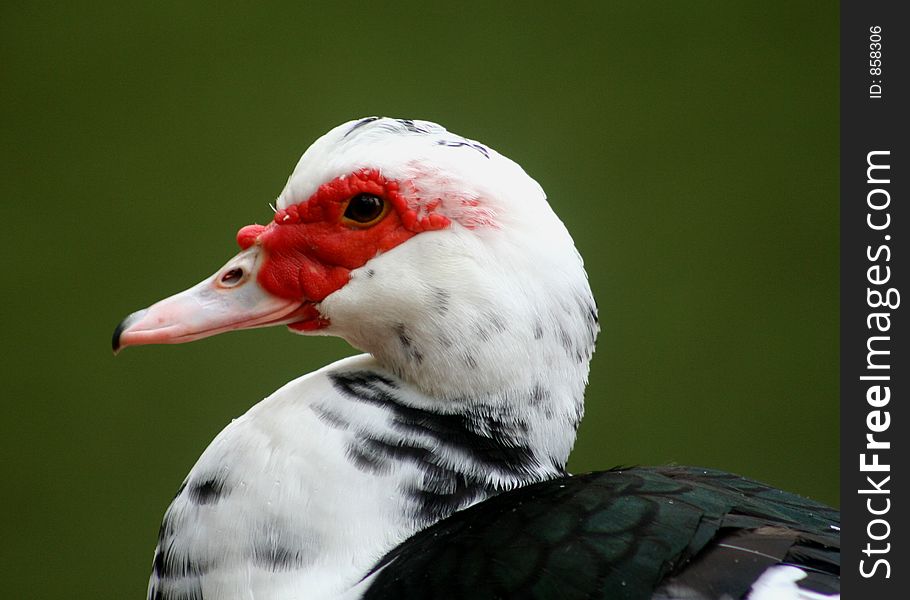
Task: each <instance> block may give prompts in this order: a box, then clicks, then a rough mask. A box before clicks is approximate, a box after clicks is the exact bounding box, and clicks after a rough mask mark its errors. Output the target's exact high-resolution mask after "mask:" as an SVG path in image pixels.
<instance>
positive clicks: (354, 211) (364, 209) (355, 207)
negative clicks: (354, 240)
mask: <svg viewBox="0 0 910 600" xmlns="http://www.w3.org/2000/svg"><path fill="white" fill-rule="evenodd" d="M385 213H386V201H385V200H383V199H382V198H380V197H379V196H374V195H373V194H357V195H356V196H354V197H353V198H351V199H350V200H348V206H347V208H345V210H344V220H345V221H346V222H347V223H348V224H349V225H355V226H357V227H363V226H365V225H372V224H373V223H375V222H376V221H378V220H379V219H381V218H382V217H383V215H385Z"/></svg>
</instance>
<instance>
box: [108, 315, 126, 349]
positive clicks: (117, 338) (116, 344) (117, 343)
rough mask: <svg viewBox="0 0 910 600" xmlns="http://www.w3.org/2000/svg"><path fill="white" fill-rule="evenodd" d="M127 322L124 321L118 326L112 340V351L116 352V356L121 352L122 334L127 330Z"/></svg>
mask: <svg viewBox="0 0 910 600" xmlns="http://www.w3.org/2000/svg"><path fill="white" fill-rule="evenodd" d="M126 321H127V319H123V320H122V321H120V323H119V324H118V325H117V328H116V329H114V336H113V337H112V338H111V349H112V350H113V351H114V354H117V353H118V352H120V334H122V333H123V330H124V329H126Z"/></svg>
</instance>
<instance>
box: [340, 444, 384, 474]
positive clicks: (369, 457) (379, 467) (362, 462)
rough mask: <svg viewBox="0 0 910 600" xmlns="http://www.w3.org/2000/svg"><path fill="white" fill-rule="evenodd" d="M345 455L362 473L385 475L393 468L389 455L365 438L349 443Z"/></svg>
mask: <svg viewBox="0 0 910 600" xmlns="http://www.w3.org/2000/svg"><path fill="white" fill-rule="evenodd" d="M345 454H346V455H347V457H348V458H349V459H350V460H351V462H353V463H354V466H355V467H357V468H358V469H360V470H361V471H366V472H368V473H377V474H384V473H388V472H389V469H390V468H391V461H390V460H389V458H388V453H387V452H384V451H383V450H382V449H380V450H377V449H376V448H374V447H373V444H372V443H371V441H370V440H369V439H366V438H363V437H359V438H358V439H357V440H356V441H354V442H351V443H349V444H348V445H347V448H345Z"/></svg>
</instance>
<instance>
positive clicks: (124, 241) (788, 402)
mask: <svg viewBox="0 0 910 600" xmlns="http://www.w3.org/2000/svg"><path fill="white" fill-rule="evenodd" d="M377 6H379V5H378V3H377V4H376V5H372V4H348V3H334V4H326V5H317V4H313V3H307V2H300V1H296V2H284V3H268V2H258V3H257V2H230V3H221V4H219V5H218V6H215V5H214V4H213V5H209V4H203V3H187V2H173V1H159V2H155V3H144V2H143V3H134V2H118V3H111V2H107V3H105V2H65V3H50V2H47V3H42V2H20V3H14V2H5V3H3V5H2V8H0V32H2V34H0V74H2V81H0V108H2V124H0V136H2V140H0V141H2V144H0V152H2V160H0V173H2V176H0V192H2V201H0V210H2V218H3V221H2V223H3V231H5V235H6V243H5V247H6V251H5V252H3V256H2V259H0V260H2V264H3V275H4V276H3V281H4V286H3V294H2V303H3V305H2V309H3V310H2V319H3V339H4V342H5V343H4V347H5V352H4V356H3V361H2V365H3V366H2V369H3V376H2V402H3V418H2V425H0V427H2V430H0V444H2V452H3V460H2V464H3V473H2V478H3V479H2V481H3V498H2V503H3V505H4V506H3V507H2V514H3V519H4V525H3V541H2V544H0V548H2V550H0V551H2V557H0V569H2V571H3V572H4V574H3V581H4V593H3V595H4V597H7V598H50V597H63V596H64V595H65V596H66V597H67V598H128V597H129V598H134V597H142V596H143V594H144V590H145V586H146V578H147V575H148V572H149V568H150V563H151V559H152V551H153V547H154V544H155V539H156V534H157V528H158V524H159V522H160V518H161V516H162V514H163V511H164V509H165V508H166V506H167V504H168V502H169V501H170V499H171V497H172V495H173V493H174V491H175V490H176V488H177V486H178V484H179V483H180V481H181V480H182V478H183V477H184V475H185V474H186V472H187V471H188V469H189V468H190V467H191V466H192V464H193V463H194V461H195V459H196V457H197V456H198V455H199V454H200V453H201V452H202V450H203V449H204V448H205V446H206V445H207V444H208V442H209V441H210V440H211V439H212V437H213V436H214V435H215V434H216V433H217V432H218V431H219V430H220V429H221V428H222V427H223V426H224V425H225V424H227V423H228V422H229V421H230V419H231V418H233V417H235V416H237V415H239V414H241V413H242V412H244V411H245V410H246V409H247V408H248V407H249V406H251V405H252V404H253V403H255V402H256V401H257V400H259V399H261V398H263V397H265V396H266V395H268V394H269V393H270V392H271V391H272V390H274V389H276V388H277V387H278V386H279V385H281V384H283V383H284V382H286V381H288V380H290V379H291V378H293V377H295V376H297V375H300V374H302V373H305V372H308V371H310V370H313V369H316V368H317V367H319V366H322V365H324V364H326V363H327V362H328V361H330V360H333V359H335V358H338V357H341V356H345V355H347V354H350V353H351V352H352V350H351V349H350V348H349V347H347V346H346V345H345V343H344V342H341V341H338V340H330V339H301V338H298V337H295V336H292V335H288V334H287V333H285V332H284V331H282V330H275V329H272V330H260V331H249V332H243V333H237V334H233V335H226V336H222V337H217V338H214V339H209V340H204V341H201V342H197V343H194V344H190V345H186V346H159V347H146V348H139V349H135V350H130V351H127V352H125V353H124V354H123V355H121V356H118V357H117V358H114V357H113V356H111V352H110V348H109V340H110V335H111V331H112V330H113V328H114V326H115V325H116V324H117V322H118V321H119V320H120V319H121V318H122V317H123V316H125V315H126V314H127V313H129V312H131V311H133V310H135V309H138V308H141V307H144V306H146V305H148V304H150V303H151V302H152V301H154V300H156V299H158V298H160V297H162V296H164V295H167V294H170V293H172V292H174V291H177V290H180V289H183V288H184V287H187V286H188V285H190V284H192V283H195V282H196V281H198V280H200V279H201V278H203V277H204V276H206V275H208V274H209V273H210V272H212V271H214V270H215V269H216V268H217V267H219V266H220V265H221V264H222V263H223V261H224V260H225V259H226V258H227V257H229V256H230V255H232V254H233V253H234V251H235V249H236V248H235V245H234V233H235V232H236V230H237V228H238V227H239V226H241V225H244V224H247V223H250V222H253V221H257V220H258V221H260V222H262V221H264V220H267V219H268V218H269V214H270V209H269V208H268V202H269V201H271V200H273V199H274V197H275V196H276V195H277V194H278V192H279V191H280V190H281V188H282V186H283V183H284V181H285V179H286V177H287V176H288V174H289V173H290V171H291V169H292V167H293V165H294V164H295V162H296V160H297V158H298V156H299V155H300V153H301V152H302V151H303V150H304V149H305V148H306V147H307V146H308V145H309V143H310V142H311V141H312V140H314V139H315V138H316V137H317V136H319V135H320V134H322V133H323V132H325V131H327V130H328V129H329V128H331V127H333V126H334V125H336V124H338V123H340V122H342V121H345V120H348V119H351V118H355V117H361V116H365V115H372V114H382V115H390V116H401V117H413V118H424V119H430V120H435V121H438V122H440V123H442V124H444V125H445V126H447V127H448V128H449V129H451V130H453V131H456V132H458V133H461V134H463V135H466V136H468V137H472V138H476V139H479V140H481V141H483V142H485V143H487V144H489V145H491V146H493V147H495V148H496V149H498V150H499V151H501V152H502V153H504V154H506V155H507V156H510V157H512V158H513V159H515V160H517V161H518V162H519V163H521V164H522V165H523V166H524V167H525V169H526V170H527V171H528V172H529V173H530V174H531V175H532V176H534V177H535V178H536V179H537V180H538V181H540V183H541V184H542V185H543V187H544V188H545V189H546V190H547V191H548V193H549V196H550V198H551V201H552V203H553V205H554V207H555V208H556V210H557V212H558V213H559V214H560V215H561V216H562V218H563V219H564V220H565V222H566V224H567V225H568V227H569V230H570V231H571V232H572V233H573V234H574V236H575V239H576V241H577V244H578V246H579V249H580V251H581V253H582V255H583V256H584V257H585V259H586V264H587V267H588V272H589V275H590V278H591V282H592V284H593V287H594V290H595V294H596V296H597V299H598V301H599V304H600V309H601V316H602V323H603V331H602V333H601V335H600V343H599V347H598V351H597V354H596V355H595V359H594V363H593V371H592V374H591V385H590V388H589V392H588V404H587V411H588V412H587V416H586V418H585V421H584V423H583V425H582V428H581V431H580V434H579V439H578V444H577V446H576V451H575V453H574V456H573V459H572V462H571V464H570V466H571V468H572V469H573V470H576V471H583V470H589V469H598V468H606V467H610V466H614V465H617V464H625V465H628V464H660V463H668V462H677V463H684V464H697V465H704V466H711V467H718V468H722V469H727V470H731V471H735V472H739V473H743V474H748V475H750V476H752V477H754V478H757V479H761V480H764V481H767V482H770V483H773V484H776V485H779V486H782V487H785V488H788V489H791V490H794V491H797V492H800V493H802V494H806V495H809V496H813V497H816V498H818V499H821V500H823V501H826V502H829V503H835V504H836V503H837V502H838V485H839V475H838V416H839V414H838V330H837V326H838V15H837V3H836V2H831V3H828V5H827V7H826V8H822V7H821V6H820V4H819V3H818V2H808V1H799V2H793V1H790V2H778V3H775V4H774V5H773V6H769V5H768V3H765V2H749V3H743V2H686V3H682V2H609V3H596V4H573V5H569V6H564V7H562V8H557V7H556V4H555V3H550V2H547V3H543V2H542V3H539V5H535V6H533V7H532V5H527V4H513V5H505V4H503V5H500V6H493V5H491V4H489V3H474V4H472V3H467V4H466V3H459V4H458V5H457V6H456V5H452V6H451V7H448V8H431V7H430V6H429V4H428V3H424V2H412V3H397V4H392V5H388V6H386V7H384V8H377Z"/></svg>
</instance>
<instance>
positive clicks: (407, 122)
mask: <svg viewBox="0 0 910 600" xmlns="http://www.w3.org/2000/svg"><path fill="white" fill-rule="evenodd" d="M398 122H399V123H400V124H401V125H403V126H404V128H405V129H406V130H407V131H408V132H410V133H430V130H429V129H426V128H424V127H421V126H420V125H417V124H416V123H415V122H414V121H413V120H411V119H398Z"/></svg>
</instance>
